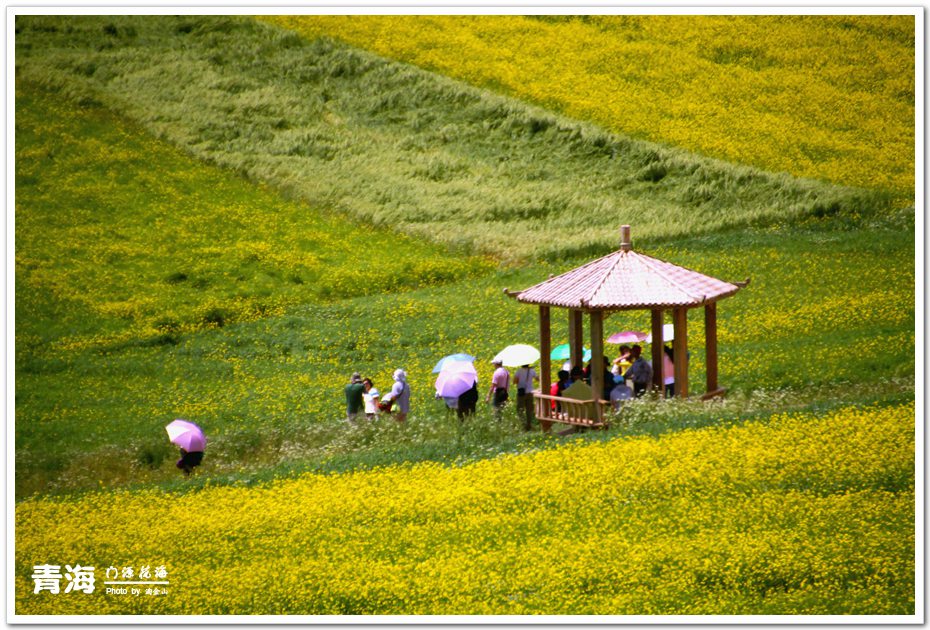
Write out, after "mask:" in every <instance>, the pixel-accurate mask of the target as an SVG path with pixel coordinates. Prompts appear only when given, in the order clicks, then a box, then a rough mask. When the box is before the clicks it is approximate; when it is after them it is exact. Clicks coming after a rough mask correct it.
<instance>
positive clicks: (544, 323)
mask: <svg viewBox="0 0 930 630" xmlns="http://www.w3.org/2000/svg"><path fill="white" fill-rule="evenodd" d="M551 331H552V325H551V322H550V320H549V307H548V306H545V305H542V304H541V305H540V306H539V371H540V374H539V387H540V389H542V391H541V392H540V393H541V394H545V395H547V396H548V395H549V389H550V388H551V386H552V365H551V364H550V361H551V359H550V358H549V355H550V354H551V353H552V348H551V347H550V346H551V345H552V332H551Z"/></svg>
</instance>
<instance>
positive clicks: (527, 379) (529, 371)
mask: <svg viewBox="0 0 930 630" xmlns="http://www.w3.org/2000/svg"><path fill="white" fill-rule="evenodd" d="M513 378H514V380H515V381H516V382H517V415H518V416H523V430H524V431H529V430H530V429H532V428H533V418H535V417H536V410H535V409H534V408H533V381H538V380H539V377H538V376H536V370H534V369H533V368H531V367H530V366H529V365H524V366H521V367H520V369H518V370H517V371H516V372H515V373H514V375H513Z"/></svg>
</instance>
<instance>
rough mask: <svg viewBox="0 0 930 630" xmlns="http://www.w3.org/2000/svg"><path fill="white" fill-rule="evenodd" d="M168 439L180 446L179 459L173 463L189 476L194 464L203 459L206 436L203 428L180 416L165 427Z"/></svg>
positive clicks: (198, 463) (197, 464) (196, 464)
mask: <svg viewBox="0 0 930 630" xmlns="http://www.w3.org/2000/svg"><path fill="white" fill-rule="evenodd" d="M165 430H166V431H167V432H168V439H169V440H171V443H172V444H175V445H177V446H179V447H180V448H181V459H179V460H178V462H177V464H175V465H176V466H177V467H178V468H179V469H181V470H183V471H184V474H185V475H187V476H190V474H191V471H193V469H194V467H195V466H199V465H200V463H201V462H202V461H203V451H204V449H205V448H206V447H207V437H206V436H205V435H204V434H203V430H202V429H201V428H200V427H198V426H197V425H196V424H194V423H193V422H188V421H187V420H181V419H180V418H178V419H176V420H174V421H173V422H171V423H170V424H169V425H168V426H166V427H165Z"/></svg>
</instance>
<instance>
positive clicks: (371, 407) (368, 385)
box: [362, 378, 381, 420]
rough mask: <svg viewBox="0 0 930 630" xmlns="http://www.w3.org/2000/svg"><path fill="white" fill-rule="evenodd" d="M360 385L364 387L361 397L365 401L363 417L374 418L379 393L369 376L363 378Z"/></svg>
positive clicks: (376, 414) (376, 413)
mask: <svg viewBox="0 0 930 630" xmlns="http://www.w3.org/2000/svg"><path fill="white" fill-rule="evenodd" d="M362 386H363V387H364V388H365V391H364V392H363V393H362V399H363V400H364V401H365V417H366V418H368V419H369V420H374V419H375V418H376V417H377V416H378V398H379V397H380V396H381V393H380V392H379V391H378V390H377V389H375V384H374V383H372V382H371V379H370V378H366V379H363V380H362Z"/></svg>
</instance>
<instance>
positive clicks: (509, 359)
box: [491, 343, 539, 367]
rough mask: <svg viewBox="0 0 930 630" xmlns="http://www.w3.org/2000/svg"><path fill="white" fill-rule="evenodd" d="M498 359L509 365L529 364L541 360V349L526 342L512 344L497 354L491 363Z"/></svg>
mask: <svg viewBox="0 0 930 630" xmlns="http://www.w3.org/2000/svg"><path fill="white" fill-rule="evenodd" d="M497 361H500V362H501V363H503V364H504V365H506V366H507V367H519V366H521V365H529V364H530V363H536V362H537V361H539V350H537V349H536V348H534V347H533V346H528V345H526V344H525V343H517V344H514V345H512V346H507V347H506V348H504V349H503V350H501V351H500V352H498V353H497V356H495V357H494V358H493V359H492V360H491V363H495V362H497Z"/></svg>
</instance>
